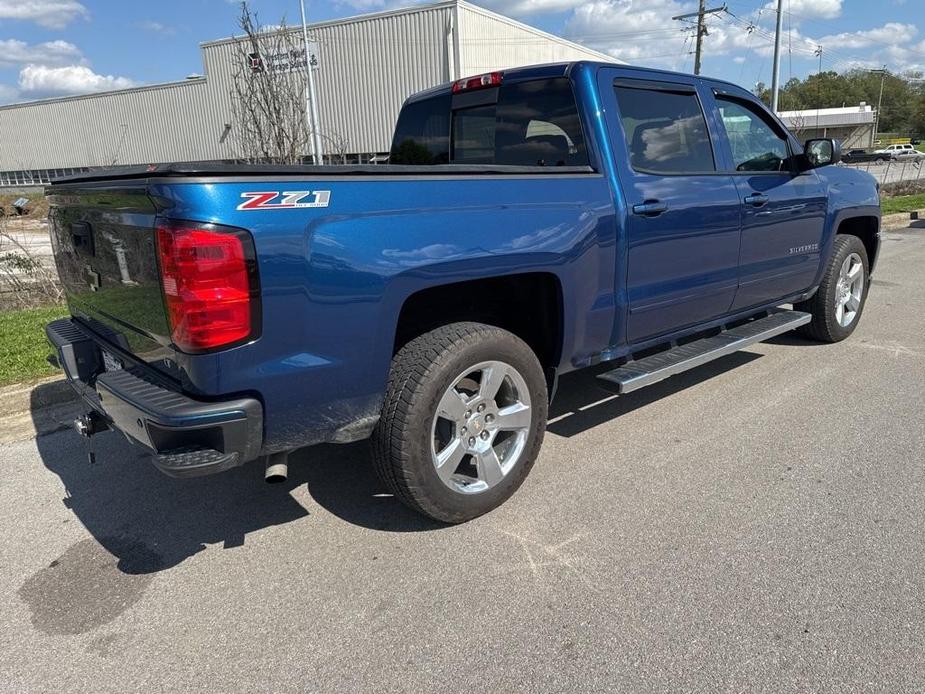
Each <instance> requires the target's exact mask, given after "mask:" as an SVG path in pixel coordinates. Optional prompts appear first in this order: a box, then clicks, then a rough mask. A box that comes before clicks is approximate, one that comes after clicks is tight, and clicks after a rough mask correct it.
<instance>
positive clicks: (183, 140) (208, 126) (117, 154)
mask: <svg viewBox="0 0 925 694" xmlns="http://www.w3.org/2000/svg"><path fill="white" fill-rule="evenodd" d="M208 96H209V92H208V85H207V83H206V81H205V80H195V81H194V80H190V81H188V82H181V83H177V84H171V85H161V86H158V87H155V88H151V89H144V90H127V91H124V92H114V93H109V94H97V95H93V96H86V97H80V98H75V99H60V100H55V101H48V102H40V103H37V104H25V105H22V106H17V107H13V108H4V109H0V170H11V169H45V168H61V167H72V166H103V165H108V164H112V163H113V161H116V163H119V164H139V163H146V162H160V161H171V160H173V161H183V160H192V159H202V158H214V157H217V156H220V155H219V148H218V145H217V142H218V138H219V136H220V135H221V128H220V126H219V128H218V130H217V129H216V124H215V114H214V112H213V111H212V109H211V105H210V103H209V101H210V100H209V98H208ZM123 126H124V128H123ZM123 129H124V131H125V138H124V141H123V138H122V132H123ZM120 142H121V146H120Z"/></svg>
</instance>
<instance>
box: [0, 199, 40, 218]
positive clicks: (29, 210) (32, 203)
mask: <svg viewBox="0 0 925 694" xmlns="http://www.w3.org/2000/svg"><path fill="white" fill-rule="evenodd" d="M19 198H26V200H28V201H29V204H28V205H26V207H25V214H23V215H19V214H17V213H16V210H14V209H13V201H14V200H17V199H19ZM0 208H3V213H4V215H6V216H7V217H11V218H13V219H28V220H45V219H47V218H48V200H47V199H46V198H45V196H44V195H43V194H42V193H24V194H19V193H2V194H0Z"/></svg>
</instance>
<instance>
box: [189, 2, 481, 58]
mask: <svg viewBox="0 0 925 694" xmlns="http://www.w3.org/2000/svg"><path fill="white" fill-rule="evenodd" d="M457 4H458V5H468V3H465V2H462V0H443V1H442V2H433V3H426V4H422V5H411V6H410V7H399V8H397V9H394V10H383V11H381V12H367V13H365V14H356V15H351V16H350V17H340V18H338V19H326V20H324V21H323V22H309V23H308V29H309V31H313V30H315V29H324V28H327V27H332V26H341V25H344V24H357V23H359V22H368V21H370V22H371V21H375V20H377V19H383V18H384V17H396V16H400V15H403V14H414V13H416V12H427V11H430V10H440V9H443V8H447V7H456V6H457ZM300 27H301V22H299V23H298V24H290V25H289V28H290V29H293V30H296V29H300ZM242 38H243V37H242V36H226V37H224V38H220V39H212V40H210V41H203V42H202V43H200V44H199V47H200V48H209V47H211V46H218V45H221V44H225V43H234V42H236V41H240V40H241V39H242Z"/></svg>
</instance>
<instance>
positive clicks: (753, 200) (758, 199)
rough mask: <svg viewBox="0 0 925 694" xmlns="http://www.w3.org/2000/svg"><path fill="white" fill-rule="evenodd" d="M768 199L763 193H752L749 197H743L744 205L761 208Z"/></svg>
mask: <svg viewBox="0 0 925 694" xmlns="http://www.w3.org/2000/svg"><path fill="white" fill-rule="evenodd" d="M768 200H770V198H769V197H768V196H767V195H765V194H764V193H752V194H751V195H746V196H745V204H746V205H754V206H755V207H761V206H762V205H767V204H768Z"/></svg>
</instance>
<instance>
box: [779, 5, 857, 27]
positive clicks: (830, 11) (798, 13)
mask: <svg viewBox="0 0 925 694" xmlns="http://www.w3.org/2000/svg"><path fill="white" fill-rule="evenodd" d="M842 1H843V0H789V3H790V6H789V8H788V9H787V10H785V12H786V11H789V12H790V16H791V17H792V18H793V23H794V24H797V23H798V22H799V21H800V20H801V19H835V18H836V17H840V16H841V10H842ZM764 7H765V9H766V10H771V11H772V12H776V11H777V2H775V0H771V2H768V4H766V5H765V6H764Z"/></svg>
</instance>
